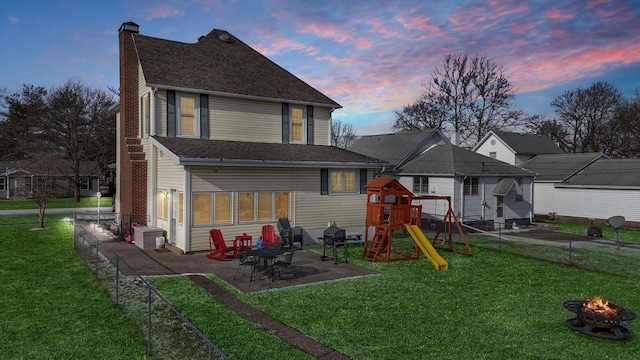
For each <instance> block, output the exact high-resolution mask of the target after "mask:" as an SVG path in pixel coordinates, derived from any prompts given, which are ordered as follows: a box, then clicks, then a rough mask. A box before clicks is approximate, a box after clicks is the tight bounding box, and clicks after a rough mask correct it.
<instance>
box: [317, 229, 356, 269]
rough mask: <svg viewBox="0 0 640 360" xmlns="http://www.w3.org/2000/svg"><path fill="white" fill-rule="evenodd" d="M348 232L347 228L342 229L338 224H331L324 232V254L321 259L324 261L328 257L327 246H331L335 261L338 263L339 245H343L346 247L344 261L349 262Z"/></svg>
mask: <svg viewBox="0 0 640 360" xmlns="http://www.w3.org/2000/svg"><path fill="white" fill-rule="evenodd" d="M346 241H347V232H346V231H345V229H341V228H339V227H337V226H329V227H328V228H327V229H326V230H325V231H324V234H323V237H322V256H321V257H320V259H322V260H323V261H324V260H326V259H328V258H329V257H328V256H326V254H327V246H330V249H332V250H333V262H334V263H336V264H337V263H338V247H340V246H342V247H343V248H344V261H345V262H349V261H348V259H347V246H346Z"/></svg>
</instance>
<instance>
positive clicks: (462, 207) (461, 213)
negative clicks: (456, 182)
mask: <svg viewBox="0 0 640 360" xmlns="http://www.w3.org/2000/svg"><path fill="white" fill-rule="evenodd" d="M466 179H467V177H466V176H463V177H462V183H461V184H460V195H461V196H460V221H462V223H463V224H464V181H465V180H466Z"/></svg>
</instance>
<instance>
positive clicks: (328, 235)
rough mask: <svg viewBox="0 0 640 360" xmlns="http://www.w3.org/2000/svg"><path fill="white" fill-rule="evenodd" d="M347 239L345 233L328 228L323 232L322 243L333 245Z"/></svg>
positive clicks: (336, 228) (338, 229) (333, 227)
mask: <svg viewBox="0 0 640 360" xmlns="http://www.w3.org/2000/svg"><path fill="white" fill-rule="evenodd" d="M346 239H347V232H346V231H345V230H344V229H341V228H339V227H336V226H330V227H328V228H327V229H326V230H325V231H324V243H325V244H327V245H333V243H335V242H338V243H341V244H342V243H344V242H345V240H346Z"/></svg>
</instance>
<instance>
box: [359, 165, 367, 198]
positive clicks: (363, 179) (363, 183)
mask: <svg viewBox="0 0 640 360" xmlns="http://www.w3.org/2000/svg"><path fill="white" fill-rule="evenodd" d="M366 186H367V169H360V194H366V193H367V187H366Z"/></svg>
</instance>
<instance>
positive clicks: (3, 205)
mask: <svg viewBox="0 0 640 360" xmlns="http://www.w3.org/2000/svg"><path fill="white" fill-rule="evenodd" d="M100 206H101V207H105V208H111V198H110V197H102V198H100ZM90 207H98V198H97V197H84V198H80V202H75V201H73V199H72V198H64V199H51V200H49V202H48V203H47V208H49V209H66V208H90ZM37 208H38V204H36V202H35V201H33V200H0V210H23V209H37Z"/></svg>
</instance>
